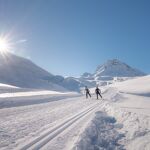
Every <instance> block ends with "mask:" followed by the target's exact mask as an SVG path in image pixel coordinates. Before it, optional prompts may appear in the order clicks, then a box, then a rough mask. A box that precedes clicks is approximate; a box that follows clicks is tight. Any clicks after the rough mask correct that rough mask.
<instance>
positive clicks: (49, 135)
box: [18, 104, 100, 150]
mask: <svg viewBox="0 0 150 150" xmlns="http://www.w3.org/2000/svg"><path fill="white" fill-rule="evenodd" d="M98 106H100V105H98V104H94V105H92V106H91V107H88V108H87V109H85V110H83V111H81V112H80V113H78V114H76V115H74V116H72V117H71V118H69V119H67V120H65V121H64V122H63V123H60V124H59V125H58V126H56V127H55V128H53V129H51V130H49V131H47V132H46V133H45V134H43V135H41V136H40V137H38V138H36V139H34V140H33V141H31V142H29V143H28V144H26V145H24V146H23V147H20V148H18V149H20V150H26V149H31V150H37V149H40V148H42V147H43V146H44V145H46V144H47V143H48V142H50V141H51V140H52V139H53V138H55V137H56V136H57V135H59V134H60V133H61V132H63V131H64V130H66V129H67V128H68V127H70V126H71V125H72V124H74V123H75V122H76V121H78V120H79V119H80V118H82V117H84V116H86V115H87V114H88V113H89V112H92V111H93V110H94V109H96V108H97V107H98Z"/></svg>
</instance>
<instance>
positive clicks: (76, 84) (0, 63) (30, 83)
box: [0, 53, 146, 91]
mask: <svg viewBox="0 0 150 150" xmlns="http://www.w3.org/2000/svg"><path fill="white" fill-rule="evenodd" d="M144 75H146V74H145V73H143V72H141V71H139V70H137V69H133V68H132V67H130V66H128V65H127V64H125V63H123V62H121V61H119V60H117V59H113V60H109V61H107V62H106V63H104V64H103V65H100V66H98V67H97V69H96V71H95V73H93V74H91V73H84V74H83V75H82V76H81V77H79V78H74V77H67V78H64V77H63V76H59V75H53V74H51V73H49V72H47V71H46V70H44V69H42V68H40V67H39V66H37V65H36V64H34V63H33V62H32V61H30V60H28V59H25V58H22V57H19V56H16V55H14V54H11V53H5V54H1V53H0V83H5V84H10V85H14V86H18V87H22V88H33V89H49V90H56V91H68V90H69V91H79V90H80V87H83V86H85V85H87V86H90V87H92V86H95V85H96V84H97V83H99V82H100V81H109V80H113V79H114V77H135V76H144Z"/></svg>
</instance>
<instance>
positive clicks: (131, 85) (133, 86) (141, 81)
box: [111, 75, 150, 96]
mask: <svg viewBox="0 0 150 150" xmlns="http://www.w3.org/2000/svg"><path fill="white" fill-rule="evenodd" d="M111 86H112V87H116V88H117V89H118V90H119V91H121V92H125V93H131V94H137V95H143V96H150V75H148V76H144V77H138V78H136V79H132V80H127V81H124V82H121V83H114V84H113V85H111Z"/></svg>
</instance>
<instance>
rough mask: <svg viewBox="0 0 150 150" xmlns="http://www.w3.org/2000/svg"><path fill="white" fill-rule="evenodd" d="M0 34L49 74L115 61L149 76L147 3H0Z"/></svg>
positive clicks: (108, 0)
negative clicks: (120, 61)
mask: <svg viewBox="0 0 150 150" xmlns="http://www.w3.org/2000/svg"><path fill="white" fill-rule="evenodd" d="M0 34H1V35H2V34H5V35H6V34H7V35H9V38H11V40H12V42H14V43H15V44H14V45H15V46H14V48H13V51H15V53H16V54H18V55H23V56H25V57H30V59H31V60H32V61H33V62H35V63H36V64H38V65H39V66H41V67H43V68H44V69H46V70H48V71H49V72H51V73H53V74H61V75H66V76H70V75H72V76H78V75H80V74H82V73H84V72H94V70H95V69H96V67H97V65H99V64H102V63H103V62H105V61H106V60H107V59H112V58H117V59H120V60H122V61H124V62H126V63H127V64H129V65H131V66H133V67H136V68H138V69H140V70H142V71H145V72H146V73H150V1H149V0H0Z"/></svg>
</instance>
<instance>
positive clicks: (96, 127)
mask: <svg viewBox="0 0 150 150" xmlns="http://www.w3.org/2000/svg"><path fill="white" fill-rule="evenodd" d="M121 127H122V125H121V124H117V123H116V120H115V118H113V117H110V116H107V114H106V113H104V112H101V111H99V112H97V113H96V116H95V118H94V119H93V121H92V122H91V124H90V125H89V127H88V128H87V129H86V130H85V131H84V133H83V134H82V135H81V139H80V140H79V142H78V143H77V145H76V146H75V147H74V149H76V150H108V149H113V150H115V149H118V150H119V149H120V150H123V145H121V144H119V141H120V139H121V138H122V137H124V135H123V134H121V133H119V132H118V131H117V129H118V128H121Z"/></svg>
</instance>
